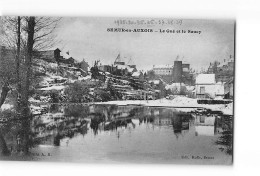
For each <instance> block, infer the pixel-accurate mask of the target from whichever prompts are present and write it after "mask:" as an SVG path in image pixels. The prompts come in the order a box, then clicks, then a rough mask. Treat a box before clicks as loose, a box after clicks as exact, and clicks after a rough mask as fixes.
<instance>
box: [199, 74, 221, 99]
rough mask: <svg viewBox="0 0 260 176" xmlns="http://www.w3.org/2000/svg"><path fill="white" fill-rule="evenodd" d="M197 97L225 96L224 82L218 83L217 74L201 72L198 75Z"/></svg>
mask: <svg viewBox="0 0 260 176" xmlns="http://www.w3.org/2000/svg"><path fill="white" fill-rule="evenodd" d="M195 90H196V92H195V93H196V97H197V98H224V95H225V94H224V83H222V82H218V83H216V79H215V74H199V75H198V76H197V77H196V82H195Z"/></svg>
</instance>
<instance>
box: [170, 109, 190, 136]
mask: <svg viewBox="0 0 260 176" xmlns="http://www.w3.org/2000/svg"><path fill="white" fill-rule="evenodd" d="M171 118H172V127H173V133H174V134H175V136H176V138H179V136H180V135H181V134H182V131H183V130H189V128H190V121H191V119H192V116H191V115H190V114H188V113H176V112H175V113H172V116H171Z"/></svg>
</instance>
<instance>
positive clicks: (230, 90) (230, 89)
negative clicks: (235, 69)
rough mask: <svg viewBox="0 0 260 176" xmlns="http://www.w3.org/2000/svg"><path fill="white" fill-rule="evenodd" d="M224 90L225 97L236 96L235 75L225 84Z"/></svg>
mask: <svg viewBox="0 0 260 176" xmlns="http://www.w3.org/2000/svg"><path fill="white" fill-rule="evenodd" d="M224 91H225V98H227V99H229V98H233V97H234V79H233V77H232V78H230V79H229V80H228V81H227V82H225V84H224Z"/></svg>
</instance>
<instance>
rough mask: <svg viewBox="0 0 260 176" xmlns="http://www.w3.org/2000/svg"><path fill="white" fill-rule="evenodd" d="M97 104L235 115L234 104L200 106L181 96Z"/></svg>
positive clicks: (194, 100) (195, 101)
mask: <svg viewBox="0 0 260 176" xmlns="http://www.w3.org/2000/svg"><path fill="white" fill-rule="evenodd" d="M95 104H115V105H121V106H125V105H142V106H151V107H174V108H182V109H181V110H182V111H186V112H187V111H191V110H192V108H207V109H211V110H213V111H222V112H223V113H224V114H226V115H233V103H230V104H226V105H225V104H212V105H210V104H198V103H197V99H192V98H187V97H183V96H179V97H176V98H174V99H173V100H167V99H159V100H124V101H109V102H99V103H95Z"/></svg>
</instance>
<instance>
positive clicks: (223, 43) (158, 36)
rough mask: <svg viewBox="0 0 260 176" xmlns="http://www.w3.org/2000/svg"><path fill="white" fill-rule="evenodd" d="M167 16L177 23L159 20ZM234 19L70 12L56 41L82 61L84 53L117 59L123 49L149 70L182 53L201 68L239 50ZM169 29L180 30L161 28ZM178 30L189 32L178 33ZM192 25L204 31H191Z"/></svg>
mask: <svg viewBox="0 0 260 176" xmlns="http://www.w3.org/2000/svg"><path fill="white" fill-rule="evenodd" d="M116 20H131V21H134V22H136V21H137V20H144V21H145V22H147V21H149V20H154V22H157V24H154V25H148V24H125V25H118V24H117V23H115V21H116ZM162 20H164V21H165V22H168V20H172V21H173V23H172V24H166V23H165V24H164V25H162V24H161V23H160V24H159V21H161V22H162ZM177 22H179V23H177ZM180 22H181V23H180ZM234 24H235V21H234V20H198V19H196V20H188V19H162V18H160V19H156V18H151V19H149V18H113V17H85V18H82V17H81V18H76V17H73V18H68V17H67V18H62V20H61V22H60V24H59V27H58V29H57V30H56V33H57V36H58V39H59V40H60V43H59V44H58V45H57V46H58V47H59V48H60V49H61V50H62V53H65V52H67V51H69V53H70V56H72V57H73V58H75V59H76V60H78V61H81V60H83V58H84V59H85V61H87V62H88V63H89V64H90V65H92V64H93V63H94V61H95V60H100V62H101V63H102V64H112V63H113V62H114V60H115V59H116V57H117V55H118V54H119V53H120V55H121V57H122V58H123V60H124V61H125V62H128V60H129V58H132V60H133V62H134V63H135V64H136V65H137V69H139V70H149V69H151V68H152V67H153V65H162V64H173V63H174V60H176V57H177V56H178V55H179V60H183V61H185V62H188V63H190V67H191V68H193V69H196V70H200V68H202V67H203V68H206V67H208V66H209V64H210V62H213V61H215V60H217V61H220V62H221V61H223V60H224V59H227V58H229V56H230V55H234ZM107 28H125V29H153V31H157V32H152V33H143V32H108V31H107ZM167 29H168V30H175V33H160V32H159V30H167ZM177 30H185V31H186V33H176V31H177ZM188 30H192V31H201V33H200V34H198V33H188Z"/></svg>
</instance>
